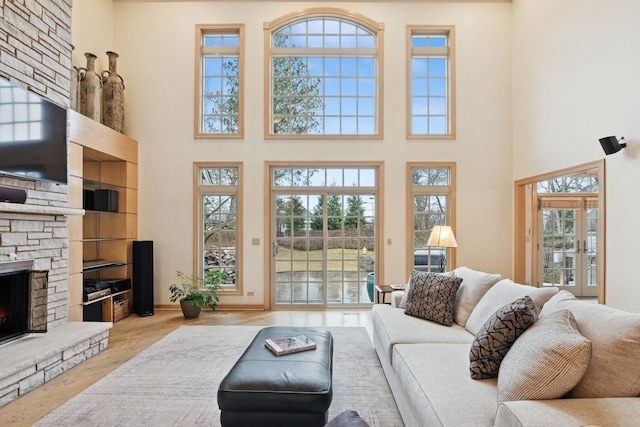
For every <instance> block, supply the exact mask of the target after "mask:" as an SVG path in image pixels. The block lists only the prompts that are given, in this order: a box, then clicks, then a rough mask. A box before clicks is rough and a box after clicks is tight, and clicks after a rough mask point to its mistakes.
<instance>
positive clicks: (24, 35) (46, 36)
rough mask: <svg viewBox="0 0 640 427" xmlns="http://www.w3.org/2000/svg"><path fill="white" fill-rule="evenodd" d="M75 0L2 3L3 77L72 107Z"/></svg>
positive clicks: (0, 55)
mask: <svg viewBox="0 0 640 427" xmlns="http://www.w3.org/2000/svg"><path fill="white" fill-rule="evenodd" d="M71 4H72V0H13V1H9V0H0V76H2V77H3V78H5V79H7V80H11V81H12V82H14V83H17V82H19V83H21V84H22V86H25V87H27V88H28V89H30V90H31V91H33V92H35V93H37V94H38V95H41V96H44V97H45V98H48V99H50V100H52V101H53V102H55V103H57V104H59V105H62V106H63V107H65V108H68V107H69V90H70V78H71V72H70V70H71V51H72V46H71Z"/></svg>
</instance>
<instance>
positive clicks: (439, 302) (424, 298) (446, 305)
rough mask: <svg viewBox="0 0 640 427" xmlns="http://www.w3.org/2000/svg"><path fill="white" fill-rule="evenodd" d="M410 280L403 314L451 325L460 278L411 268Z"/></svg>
mask: <svg viewBox="0 0 640 427" xmlns="http://www.w3.org/2000/svg"><path fill="white" fill-rule="evenodd" d="M410 281H411V287H410V288H409V291H408V292H407V307H406V309H405V311H404V312H405V314H408V315H409V316H415V317H420V318H422V319H426V320H431V321H433V322H436V323H440V324H441V325H444V326H451V325H453V303H454V301H455V300H456V294H457V293H458V288H460V283H462V279H461V278H460V277H455V276H445V275H443V274H436V273H428V272H426V271H418V270H413V271H412V272H411V279H410Z"/></svg>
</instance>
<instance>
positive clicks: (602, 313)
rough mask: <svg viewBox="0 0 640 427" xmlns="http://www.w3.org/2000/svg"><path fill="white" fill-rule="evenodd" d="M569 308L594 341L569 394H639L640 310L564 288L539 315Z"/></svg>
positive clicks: (603, 395) (581, 328)
mask: <svg viewBox="0 0 640 427" xmlns="http://www.w3.org/2000/svg"><path fill="white" fill-rule="evenodd" d="M561 309H568V310H571V313H572V314H573V316H574V317H575V319H576V323H577V324H578V329H579V330H580V333H581V334H582V335H584V336H585V337H586V338H587V339H588V340H589V341H591V361H590V362H589V366H588V367H587V370H586V372H585V374H584V375H583V376H582V378H581V379H580V382H579V383H578V385H577V386H576V387H574V388H573V389H572V390H571V391H570V392H569V393H568V395H567V396H568V397H574V398H585V397H631V396H638V395H640V314H638V313H628V312H626V311H622V310H616V309H614V308H611V307H607V306H606V305H602V304H594V303H591V302H587V301H579V300H577V299H576V298H575V297H574V296H573V295H572V294H571V293H569V292H567V291H561V292H560V293H558V295H556V296H555V297H553V298H552V299H550V300H549V302H547V304H545V306H544V307H543V309H542V311H541V312H540V317H541V318H544V317H545V316H548V315H549V314H551V313H553V312H554V311H557V310H561Z"/></svg>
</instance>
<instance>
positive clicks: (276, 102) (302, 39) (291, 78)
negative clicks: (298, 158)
mask: <svg viewBox="0 0 640 427" xmlns="http://www.w3.org/2000/svg"><path fill="white" fill-rule="evenodd" d="M264 29H265V40H266V41H265V44H266V47H267V49H266V51H267V52H268V55H266V56H265V58H266V59H265V60H266V62H267V63H266V66H265V70H266V71H265V72H266V74H267V79H266V81H267V84H266V91H267V94H266V96H265V101H266V102H265V104H266V105H265V137H267V138H269V137H272V138H282V137H285V138H286V137H287V136H295V137H296V138H299V137H300V136H308V137H314V136H315V137H322V138H323V139H326V138H327V137H340V138H344V137H364V138H380V137H382V104H381V99H382V94H381V86H382V78H381V76H382V71H381V64H382V49H381V48H380V46H382V36H383V26H382V24H378V23H375V22H373V21H371V20H369V19H368V18H365V17H362V16H360V15H356V14H353V13H349V12H347V11H343V10H340V9H327V8H322V9H313V10H307V11H303V12H299V13H296V14H294V15H288V16H285V17H282V18H280V19H278V20H276V21H273V22H271V23H266V24H265V28H264Z"/></svg>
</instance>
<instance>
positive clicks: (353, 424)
mask: <svg viewBox="0 0 640 427" xmlns="http://www.w3.org/2000/svg"><path fill="white" fill-rule="evenodd" d="M324 427H369V424H367V422H366V421H365V420H363V419H362V418H360V415H358V413H357V412H356V411H352V410H350V409H348V410H346V411H344V412H342V413H340V414H338V415H336V416H335V418H333V419H332V420H331V421H329V422H328V423H327V424H325V426H324Z"/></svg>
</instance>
